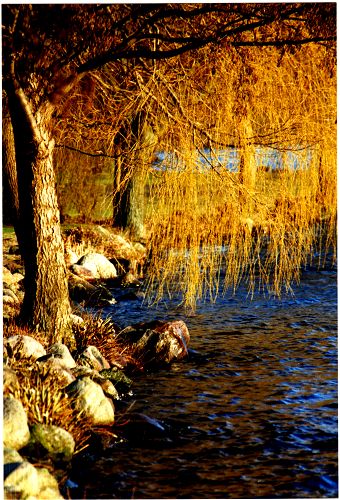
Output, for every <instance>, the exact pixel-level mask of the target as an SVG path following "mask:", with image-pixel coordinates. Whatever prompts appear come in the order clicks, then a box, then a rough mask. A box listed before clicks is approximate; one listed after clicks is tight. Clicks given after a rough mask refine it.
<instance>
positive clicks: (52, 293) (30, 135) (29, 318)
mask: <svg viewBox="0 0 340 500" xmlns="http://www.w3.org/2000/svg"><path fill="white" fill-rule="evenodd" d="M8 97H9V109H10V114H11V119H12V125H13V132H14V141H15V151H16V162H17V176H18V194H19V219H18V224H17V228H16V229H17V237H18V243H19V248H20V252H21V255H22V258H23V261H24V266H25V281H24V286H25V297H24V302H23V306H22V310H21V319H22V321H23V323H24V324H28V325H29V326H31V327H33V328H34V329H36V330H39V331H43V332H45V333H46V335H47V336H48V339H49V341H50V342H57V341H58V342H66V343H68V344H70V343H71V341H72V335H71V326H70V312H71V309H70V301H69V293H68V283H67V276H66V265H65V260H64V245H63V240H62V235H61V228H60V214H59V208H58V201H57V194H56V186H55V174H54V169H53V161H52V153H53V147H54V142H53V141H52V140H51V139H50V137H49V130H51V123H50V122H51V114H52V111H53V107H52V105H51V104H50V103H46V104H45V105H44V107H43V108H42V107H41V106H40V108H39V110H38V111H36V112H33V107H32V105H31V103H30V102H29V101H28V100H27V98H26V96H25V95H24V93H23V91H22V89H20V88H19V89H18V88H14V85H13V89H10V92H9V96H8Z"/></svg>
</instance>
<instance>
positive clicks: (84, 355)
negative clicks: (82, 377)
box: [77, 345, 110, 371]
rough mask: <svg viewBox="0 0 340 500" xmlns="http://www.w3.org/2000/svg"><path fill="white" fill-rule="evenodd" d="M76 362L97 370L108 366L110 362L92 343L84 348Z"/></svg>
mask: <svg viewBox="0 0 340 500" xmlns="http://www.w3.org/2000/svg"><path fill="white" fill-rule="evenodd" d="M77 362H78V364H80V365H83V366H87V367H89V368H92V369H93V370H97V371H100V370H104V369H105V368H110V363H109V362H108V361H107V360H106V359H105V358H104V356H103V355H102V354H101V353H100V351H99V350H98V349H97V347H95V346H93V345H89V346H87V347H86V349H84V350H83V351H82V352H81V353H80V355H79V357H78V358H77Z"/></svg>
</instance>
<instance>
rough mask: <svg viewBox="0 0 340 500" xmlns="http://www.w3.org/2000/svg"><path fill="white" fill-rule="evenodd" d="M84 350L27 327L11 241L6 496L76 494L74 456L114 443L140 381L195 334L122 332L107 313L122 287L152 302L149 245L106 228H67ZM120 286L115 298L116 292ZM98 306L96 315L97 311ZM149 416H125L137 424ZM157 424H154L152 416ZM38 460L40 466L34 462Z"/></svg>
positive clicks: (180, 330)
mask: <svg viewBox="0 0 340 500" xmlns="http://www.w3.org/2000/svg"><path fill="white" fill-rule="evenodd" d="M64 241H65V258H66V262H67V264H68V280H69V293H70V298H71V301H72V308H73V314H72V323H73V331H74V335H75V339H76V348H75V349H74V351H72V352H70V351H69V349H68V348H67V346H66V345H63V344H60V343H59V344H53V345H48V344H47V343H46V339H45V338H44V337H43V336H42V335H39V332H32V331H29V330H28V329H26V328H23V327H21V326H20V325H19V324H18V322H17V318H18V313H19V311H20V304H21V302H22V300H23V296H24V290H23V278H24V269H23V267H22V262H21V258H20V254H19V249H18V246H17V243H16V240H15V237H14V236H13V235H9V236H7V237H4V239H3V254H4V255H3V318H4V342H3V347H4V372H3V377H4V384H3V392H4V428H3V444H4V497H5V498H14V497H15V498H23V499H24V498H25V499H30V500H33V499H39V500H40V499H45V498H46V499H52V498H53V499H56V498H63V497H64V496H69V491H70V489H71V488H72V487H76V485H74V484H73V485H72V482H71V481H70V480H69V478H68V473H69V471H70V469H71V465H72V460H73V459H74V457H75V456H76V457H77V460H78V461H79V457H81V453H82V451H83V450H84V449H91V447H98V446H99V447H105V446H112V444H113V443H114V442H115V440H117V439H121V437H122V436H121V434H120V436H118V434H119V432H118V433H117V429H116V427H115V426H116V421H117V411H118V417H119V411H120V410H119V407H120V403H122V402H123V401H124V398H131V395H132V391H133V378H134V376H137V375H138V376H140V374H141V373H143V371H148V370H155V369H158V368H159V367H164V366H167V365H169V364H170V363H171V362H172V361H174V360H180V359H183V358H184V357H185V356H186V355H187V354H188V344H189V341H190V335H189V332H188V329H187V327H186V325H185V323H184V322H183V321H172V322H160V321H153V322H151V323H145V324H143V323H139V324H137V325H131V326H130V327H128V328H125V329H124V330H121V329H120V328H119V327H118V326H117V325H115V324H114V323H113V322H112V321H111V320H110V319H107V318H102V317H101V316H100V308H101V307H103V306H104V305H107V304H108V303H110V304H114V303H115V298H114V289H115V288H117V287H119V288H121V287H124V288H126V290H127V293H126V295H125V297H127V296H129V297H131V299H141V298H143V292H141V290H140V285H141V283H142V279H143V275H142V265H143V262H144V260H145V258H146V254H145V247H144V246H143V245H142V244H141V243H134V242H131V241H129V240H127V239H126V238H124V237H123V236H122V235H120V234H117V233H115V232H114V231H113V230H111V229H107V228H104V227H101V226H93V227H85V228H84V227H78V228H73V229H68V230H66V231H65V232H64ZM112 290H113V292H112ZM87 307H91V308H92V311H93V309H94V310H97V313H96V314H92V315H90V314H88V313H87V312H86V308H87ZM145 418H146V419H147V417H145V416H141V415H134V414H132V413H131V414H130V416H129V412H127V413H125V414H124V419H125V420H126V421H127V422H128V421H129V419H131V420H133V425H134V426H135V427H137V428H138V426H140V425H145V422H146V420H145ZM147 424H148V425H152V419H147ZM33 464H34V465H33Z"/></svg>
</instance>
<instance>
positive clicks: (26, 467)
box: [4, 461, 39, 499]
mask: <svg viewBox="0 0 340 500" xmlns="http://www.w3.org/2000/svg"><path fill="white" fill-rule="evenodd" d="M4 490H5V498H8V499H10V498H22V499H24V498H25V499H27V498H29V499H32V498H33V499H35V498H38V493H39V479H38V473H37V470H36V469H35V468H34V467H33V465H32V464H30V463H29V462H26V461H24V462H21V463H15V464H7V465H6V466H5V467H4Z"/></svg>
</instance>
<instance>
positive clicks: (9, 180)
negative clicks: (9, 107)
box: [2, 111, 19, 226]
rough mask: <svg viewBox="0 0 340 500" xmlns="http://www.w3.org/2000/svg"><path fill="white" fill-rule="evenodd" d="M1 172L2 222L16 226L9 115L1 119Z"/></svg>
mask: <svg viewBox="0 0 340 500" xmlns="http://www.w3.org/2000/svg"><path fill="white" fill-rule="evenodd" d="M2 172H3V185H2V189H3V192H2V196H3V203H2V206H3V221H4V222H7V221H8V222H9V223H10V224H13V225H14V226H16V225H17V221H18V217H19V197H18V179H17V166H16V160H15V146H14V135H13V128H12V123H11V117H10V116H9V114H8V113H7V114H5V113H4V111H3V117H2Z"/></svg>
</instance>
